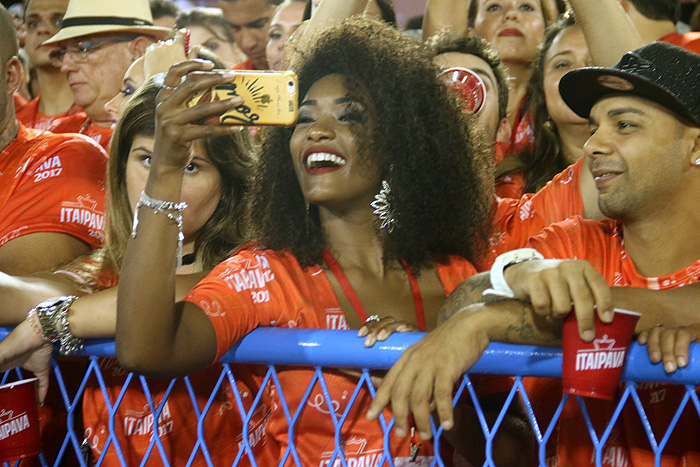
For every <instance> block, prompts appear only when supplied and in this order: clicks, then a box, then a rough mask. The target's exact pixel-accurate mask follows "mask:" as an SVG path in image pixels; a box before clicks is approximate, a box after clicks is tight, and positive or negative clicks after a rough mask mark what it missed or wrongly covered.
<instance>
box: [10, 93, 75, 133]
mask: <svg viewBox="0 0 700 467" xmlns="http://www.w3.org/2000/svg"><path fill="white" fill-rule="evenodd" d="M39 99H41V96H39V97H36V98H34V99H32V100H31V101H29V102H27V103H26V104H24V105H23V106H21V107H19V108H16V110H15V116H16V117H17V120H19V121H20V122H22V124H23V125H24V126H26V127H28V128H36V129H37V130H47V131H52V130H51V127H52V126H53V125H54V121H55V120H57V119H59V118H63V117H66V116H68V115H73V114H76V113H79V112H80V107H76V106H75V105H73V106H72V107H71V108H70V109H68V111H67V112H64V113H62V114H58V115H44V114H43V113H41V112H40V111H39ZM54 133H57V132H55V131H54ZM63 133H66V132H65V131H64V132H63ZM70 133H77V132H76V131H74V132H70Z"/></svg>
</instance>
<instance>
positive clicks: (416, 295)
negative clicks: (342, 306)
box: [323, 248, 425, 331]
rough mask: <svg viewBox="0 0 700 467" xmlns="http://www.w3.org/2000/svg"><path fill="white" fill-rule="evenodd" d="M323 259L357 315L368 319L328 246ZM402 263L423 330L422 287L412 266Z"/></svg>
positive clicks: (417, 318)
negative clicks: (412, 271) (412, 270)
mask: <svg viewBox="0 0 700 467" xmlns="http://www.w3.org/2000/svg"><path fill="white" fill-rule="evenodd" d="M323 260H324V261H325V262H326V264H327V265H328V267H329V268H330V269H331V271H332V272H333V274H334V275H335V278H336V279H338V283H339V284H340V288H341V289H343V293H345V296H346V297H347V298H348V300H349V301H350V304H351V305H352V307H353V309H354V310H355V313H357V316H358V317H359V318H360V321H362V322H363V323H364V322H365V321H367V318H368V316H367V312H366V311H365V307H363V306H362V302H360V299H359V298H358V297H357V294H356V293H355V290H354V289H353V288H352V285H350V281H349V280H348V278H347V277H346V276H345V273H344V272H343V269H342V268H341V267H340V265H339V264H338V262H337V261H336V260H335V258H334V257H333V255H332V254H331V252H330V251H328V248H324V249H323ZM401 264H402V265H403V267H404V269H405V270H406V274H408V282H409V283H410V284H411V293H412V294H413V306H414V307H415V309H416V325H417V326H418V329H420V330H421V331H425V311H424V310H423V297H421V295H420V287H418V281H417V280H416V278H415V277H413V274H411V268H410V267H408V264H406V262H405V261H403V260H401Z"/></svg>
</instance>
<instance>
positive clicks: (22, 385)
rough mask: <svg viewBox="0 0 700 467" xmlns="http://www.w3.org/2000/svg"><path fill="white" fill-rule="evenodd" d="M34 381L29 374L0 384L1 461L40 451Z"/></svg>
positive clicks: (34, 454)
mask: <svg viewBox="0 0 700 467" xmlns="http://www.w3.org/2000/svg"><path fill="white" fill-rule="evenodd" d="M36 381H37V379H36V378H31V379H25V380H22V381H15V382H14V383H9V384H5V385H3V386H0V462H9V461H13V460H17V459H22V458H25V457H31V456H36V455H37V454H39V452H40V451H41V430H40V427H39V411H38V408H37V405H36Z"/></svg>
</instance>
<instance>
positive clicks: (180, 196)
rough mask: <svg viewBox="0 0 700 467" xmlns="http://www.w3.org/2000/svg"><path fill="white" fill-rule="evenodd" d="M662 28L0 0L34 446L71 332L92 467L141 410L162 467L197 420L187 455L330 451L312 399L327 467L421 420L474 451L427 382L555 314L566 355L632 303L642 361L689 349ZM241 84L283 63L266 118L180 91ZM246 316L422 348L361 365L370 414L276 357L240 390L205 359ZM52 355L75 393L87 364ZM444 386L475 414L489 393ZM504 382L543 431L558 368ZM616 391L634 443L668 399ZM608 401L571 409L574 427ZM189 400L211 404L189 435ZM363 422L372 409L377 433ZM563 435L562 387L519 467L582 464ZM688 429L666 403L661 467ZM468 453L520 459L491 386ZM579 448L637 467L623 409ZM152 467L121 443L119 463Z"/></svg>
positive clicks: (134, 441) (464, 12) (692, 461)
mask: <svg viewBox="0 0 700 467" xmlns="http://www.w3.org/2000/svg"><path fill="white" fill-rule="evenodd" d="M680 11H681V2H680V1H679V0H427V2H426V6H425V15H424V16H423V18H422V24H421V26H420V27H419V28H418V29H420V31H419V32H418V33H416V32H415V31H413V32H412V31H407V30H403V31H402V30H400V29H399V27H398V25H397V21H396V13H395V11H394V8H393V5H392V2H391V1H390V0H284V1H280V0H220V1H219V4H218V8H214V7H195V8H191V9H187V10H181V9H180V8H179V7H178V6H177V5H176V4H174V3H171V2H170V1H168V0H151V2H150V3H149V2H148V1H147V0H121V1H116V0H105V1H100V2H95V1H92V0H24V2H23V3H22V4H20V5H19V6H18V8H11V9H10V10H9V11H8V10H7V9H5V8H4V7H2V9H0V65H1V66H2V76H0V151H1V152H0V213H1V217H0V298H1V299H2V301H3V303H5V305H4V307H3V308H2V311H1V312H0V325H2V326H13V327H15V328H14V330H13V331H12V332H11V333H10V334H9V335H8V336H7V337H6V338H5V339H4V340H3V341H2V342H0V369H3V370H6V369H10V368H14V367H16V366H20V367H22V368H25V369H26V370H29V371H30V372H33V373H34V374H35V375H36V376H37V377H38V381H39V385H38V388H39V391H38V397H39V400H40V401H42V403H43V405H42V407H41V408H40V409H41V418H42V429H43V432H44V436H43V441H42V443H43V449H44V452H45V453H46V454H47V455H48V456H51V455H54V456H55V455H56V454H57V453H58V451H59V449H60V447H61V443H62V441H63V436H64V433H65V429H66V423H65V417H66V414H65V408H64V403H63V401H62V399H61V398H60V395H59V394H58V391H57V389H56V382H55V381H53V380H52V378H53V375H52V373H51V365H50V360H51V355H52V351H53V350H54V344H57V347H58V351H59V352H60V354H61V355H71V354H74V353H76V352H77V351H79V350H80V349H81V348H82V345H83V340H84V339H86V338H98V337H99V338H104V337H106V338H115V339H116V350H117V356H116V358H106V357H104V358H100V359H99V360H98V365H99V368H100V369H101V373H102V377H101V378H100V379H98V378H96V377H95V376H94V375H93V376H92V377H90V378H88V379H87V380H86V382H85V387H84V392H83V397H82V400H81V401H80V410H79V411H78V412H79V413H80V417H79V418H80V422H79V426H80V427H81V429H82V430H83V431H84V443H83V445H84V451H83V454H82V455H84V456H85V460H86V462H87V463H88V464H89V465H93V464H95V463H97V464H100V465H122V464H126V465H139V464H141V462H142V460H143V459H144V456H148V455H149V452H150V451H151V449H153V446H151V440H152V436H153V433H152V429H153V427H155V426H156V424H154V414H153V413H152V411H153V409H154V408H155V407H159V408H160V409H159V415H158V424H157V426H158V430H159V433H158V434H159V437H160V440H161V443H162V446H161V447H160V454H161V455H165V456H166V457H167V458H168V460H169V463H170V465H184V464H185V462H187V461H188V460H190V461H192V462H193V465H206V463H207V461H208V460H209V459H207V458H206V456H205V455H204V453H203V452H202V451H201V450H199V449H198V448H197V446H198V445H199V444H198V443H199V442H200V441H199V437H200V436H201V434H200V433H203V436H204V441H205V442H206V443H207V446H208V456H210V459H211V461H212V462H213V463H214V465H232V464H234V463H236V462H240V465H251V464H252V460H253V459H255V463H256V464H257V465H263V466H268V465H294V464H295V463H297V464H300V465H305V466H306V465H329V460H330V459H331V453H333V452H334V451H336V448H337V443H338V440H337V439H336V433H335V430H336V428H335V425H334V421H333V419H332V418H331V417H330V416H329V414H328V411H327V410H326V409H325V408H323V407H320V405H319V404H317V403H316V401H318V400H324V398H325V397H326V396H325V395H324V391H327V392H328V395H329V396H330V397H331V398H332V400H334V401H339V402H338V405H339V406H338V407H335V410H336V411H338V412H339V413H342V412H346V411H347V413H346V422H345V423H344V424H343V426H342V429H341V430H340V431H341V432H340V446H342V447H343V448H342V449H344V452H343V455H344V457H345V458H346V459H347V460H348V462H349V465H379V460H380V458H381V453H382V452H386V453H387V454H390V455H391V456H392V457H393V459H394V462H395V463H396V465H413V463H416V465H428V464H429V463H430V462H432V459H433V457H434V455H435V449H437V448H434V447H433V444H432V443H431V442H430V439H431V438H432V434H433V432H432V430H431V422H433V423H435V424H441V425H442V427H443V428H444V429H445V430H446V431H445V437H446V440H445V442H442V443H441V444H440V446H439V450H440V455H441V456H442V458H443V459H444V460H446V461H447V463H448V465H481V464H483V462H484V456H485V446H486V440H485V437H484V435H483V432H482V429H481V426H480V420H479V416H480V415H479V414H478V413H477V410H476V409H475V405H474V403H473V402H472V401H469V400H466V399H464V398H463V400H460V401H458V402H457V403H456V404H455V405H454V406H453V403H452V397H453V388H454V385H455V384H456V383H457V382H458V380H459V378H460V377H461V375H463V374H464V372H465V371H467V370H469V368H470V367H471V366H472V365H473V364H474V363H475V362H476V361H477V360H478V358H479V357H480V356H481V354H482V353H483V351H484V350H485V348H486V346H487V345H488V344H489V343H490V342H492V341H499V342H508V343H522V344H537V345H546V346H558V345H561V334H562V324H563V321H564V318H566V317H567V316H568V315H569V314H570V313H572V309H574V310H575V315H576V319H577V321H578V328H579V332H580V336H581V338H582V339H584V340H587V341H591V340H593V338H594V337H595V331H594V325H593V321H594V319H593V318H594V316H595V315H597V316H598V317H599V319H600V320H601V321H603V322H610V321H611V320H612V319H613V313H612V311H613V309H614V308H625V309H630V310H635V311H638V312H640V313H642V317H641V319H640V320H639V323H638V325H637V328H636V330H635V332H636V334H637V339H638V340H639V342H640V343H642V344H646V345H647V348H648V353H649V358H650V360H651V362H653V363H655V364H661V365H663V367H664V369H665V371H666V372H668V373H672V372H674V371H677V370H678V369H679V368H682V367H685V366H687V365H688V360H689V357H688V350H689V345H690V344H691V343H692V342H695V341H700V318H699V317H698V316H700V315H698V311H699V310H698V306H699V305H700V284H698V283H699V282H700V239H699V237H698V236H697V233H696V232H697V231H698V229H700V215H698V213H697V211H695V210H694V208H693V206H694V203H695V202H696V194H697V193H698V192H700V191H699V190H700V99H699V98H698V96H700V55H699V54H700V32H688V31H687V30H686V29H690V26H688V25H685V24H683V23H681V22H680V21H679V20H680V16H679V15H680ZM13 15H14V16H13ZM695 16H698V15H695ZM693 20H697V18H695V17H693V18H691V20H689V21H690V23H691V25H692V23H693ZM684 28H685V29H684ZM246 70H249V71H263V70H274V71H285V70H292V71H293V72H294V73H295V74H296V77H297V79H298V83H297V86H296V90H295V92H296V94H297V96H298V109H299V110H298V116H297V120H296V123H295V124H294V125H292V126H291V127H282V126H259V127H249V126H245V127H241V126H234V125H226V124H218V123H213V122H215V121H218V116H220V115H222V114H223V113H225V112H227V111H232V110H234V109H237V108H240V106H242V105H244V101H243V99H242V98H241V97H233V98H231V99H228V100H215V99H214V100H209V101H208V102H200V103H199V104H197V105H195V106H190V105H188V103H189V102H190V101H191V99H192V97H193V96H194V95H195V94H197V93H202V92H205V91H206V90H208V89H210V88H212V87H214V86H218V85H225V84H226V83H228V82H230V81H231V80H232V79H233V78H234V77H235V76H237V75H238V74H240V73H242V72H245V71H246ZM465 82H469V83H470V86H471V87H470V88H468V91H465V90H464V89H465V87H464V83H465ZM211 117H215V118H211ZM487 289H488V290H487ZM260 326H276V327H289V328H316V329H336V330H347V329H354V330H357V334H358V339H364V342H365V345H366V346H370V347H371V346H372V345H373V344H374V343H375V342H376V341H378V340H385V339H387V338H388V337H389V336H390V335H391V334H392V333H395V332H410V331H418V330H420V331H427V332H428V334H427V335H426V336H425V337H424V338H423V339H421V340H420V341H419V342H418V343H417V344H416V345H414V346H412V347H410V348H409V349H407V350H406V351H405V352H404V354H403V356H402V357H401V359H400V360H399V361H398V362H397V363H396V365H395V366H394V367H393V368H392V369H391V370H390V371H389V372H388V373H384V374H381V375H374V377H373V381H374V382H375V383H376V384H377V385H378V389H377V393H376V396H375V397H372V396H371V394H370V390H369V388H368V387H366V386H363V385H360V386H358V381H359V380H360V375H359V374H357V373H355V372H353V371H351V370H324V372H323V384H320V383H319V382H318V381H317V378H318V376H317V374H316V373H315V371H314V370H312V369H303V368H296V367H292V368H284V369H278V372H277V379H276V381H274V382H273V381H272V380H270V378H269V377H267V376H266V369H265V368H260V367H257V366H254V365H235V366H233V371H234V374H235V385H236V386H237V388H238V393H239V394H240V395H241V396H240V397H241V399H240V400H237V398H236V396H235V395H234V394H233V391H232V388H231V386H227V385H226V384H224V385H220V381H219V379H220V374H221V364H219V363H217V362H218V360H219V359H220V358H221V357H222V356H223V355H224V354H225V353H226V352H227V351H228V350H229V349H230V348H231V347H232V346H233V345H235V344H236V342H238V341H239V340H240V339H241V338H242V337H244V336H245V335H247V334H248V333H250V332H251V331H253V330H254V329H255V328H257V327H260ZM269 345H270V346H274V345H275V343H274V342H270V343H269ZM59 360H60V362H59V365H60V367H61V369H62V371H63V374H64V379H65V384H66V385H67V386H69V387H73V388H74V389H77V388H78V386H80V385H81V383H82V375H83V374H84V373H85V370H86V367H85V364H84V362H83V361H82V360H75V359H65V360H63V359H59ZM131 372H134V373H137V374H141V375H144V376H146V378H145V379H144V382H145V383H144V384H145V385H146V386H147V387H148V391H145V390H144V387H142V385H140V384H136V383H135V381H132V376H131V374H132V373H131ZM180 376H189V378H188V379H187V380H186V381H185V380H183V379H178V380H177V382H176V383H174V384H171V383H170V382H169V381H168V380H167V378H176V377H180ZM164 378H166V379H164ZM471 380H472V383H473V385H474V389H475V393H476V395H477V396H478V398H479V407H480V409H479V410H481V411H483V415H484V417H485V418H486V420H487V421H490V420H495V419H496V417H498V415H499V412H501V410H502V407H503V405H504V404H505V403H506V401H507V400H509V399H508V398H507V396H508V392H509V391H510V389H511V387H512V385H513V381H512V379H511V378H508V377H500V376H472V377H471ZM309 386H310V389H309V391H307V387H309ZM524 387H525V388H526V389H527V397H528V398H529V400H530V401H531V403H532V408H533V410H534V412H535V415H536V416H537V418H538V419H541V420H551V419H552V417H553V416H554V415H555V412H556V411H557V405H558V403H559V401H560V399H561V392H562V387H561V381H560V380H553V379H546V378H525V380H524ZM212 391H214V392H213V394H212ZM637 392H638V395H639V399H640V403H641V405H642V406H643V407H644V410H645V413H646V416H647V420H646V423H647V424H648V425H649V426H650V427H651V428H652V429H653V430H654V431H655V433H657V436H658V434H659V433H663V432H664V431H665V429H666V427H667V426H668V424H669V422H670V420H671V419H672V418H673V417H674V415H675V410H676V408H677V407H678V406H679V404H680V403H681V401H682V399H683V397H685V389H684V388H682V387H674V386H668V385H662V384H645V385H639V387H638V388H637ZM353 393H355V396H354V399H355V401H354V404H353V405H352V407H349V408H347V410H346V407H345V405H344V404H346V403H347V402H340V401H345V400H346V399H347V397H346V396H347V394H353ZM255 399H258V400H257V401H255V402H254V400H255ZM618 401H619V400H618V399H616V400H613V401H609V402H608V401H598V400H595V401H593V400H591V401H590V403H589V404H588V413H589V415H590V416H591V420H592V423H593V427H594V428H595V429H596V430H597V432H598V433H600V432H601V431H602V430H603V429H604V427H605V426H606V425H607V423H608V422H609V421H610V420H611V418H613V417H616V416H617V415H615V409H616V407H617V402H618ZM117 403H118V407H116V408H115V409H114V410H113V406H114V405H115V404H117ZM193 404H196V405H197V406H198V409H199V411H201V410H203V409H204V407H205V406H208V407H209V408H208V412H207V414H206V416H203V417H202V418H203V423H202V426H201V427H200V426H198V418H197V415H198V413H199V412H198V411H195V410H194V408H193ZM254 404H255V405H254ZM288 406H289V407H290V409H291V410H292V411H297V408H298V414H299V415H298V420H297V421H296V428H295V430H294V431H290V430H289V427H288V426H287V415H286V413H287V411H288V409H287V407H288ZM252 407H254V409H253V410H251V408H252ZM241 408H243V409H244V410H245V411H246V412H247V411H251V413H250V414H247V415H249V421H248V427H247V430H244V427H243V415H244V414H243V413H241V411H240V409H241ZM382 414H383V415H384V416H385V418H386V419H387V420H388V419H390V418H392V417H393V418H394V420H395V425H394V428H393V429H392V432H391V434H390V436H389V437H387V438H385V436H384V433H383V430H382V428H381V424H380V422H379V421H377V419H378V418H379V417H380V415H382ZM149 417H150V419H149ZM149 420H150V422H149ZM146 427H148V428H146ZM588 430H589V428H588V427H587V425H586V423H585V421H584V420H583V416H582V413H581V409H580V407H579V406H578V404H577V403H576V401H575V400H574V399H573V398H572V399H571V400H569V401H568V402H567V404H566V405H565V406H564V409H563V411H562V413H561V415H560V419H559V421H558V423H557V425H556V435H555V436H553V437H552V438H551V440H550V441H549V443H548V444H547V446H546V448H547V455H546V458H547V459H546V460H547V465H557V466H587V465H594V464H595V452H594V448H593V444H592V442H591V440H590V436H589V434H588ZM244 432H246V433H255V436H252V437H250V438H249V446H248V447H247V448H245V447H243V446H244V444H245V443H242V439H243V433H244ZM697 433H700V419H698V417H697V413H695V412H694V411H693V408H692V406H690V405H689V406H688V407H686V409H685V410H684V411H682V412H681V413H680V415H679V425H678V426H677V428H676V429H675V430H674V432H673V433H672V434H671V436H670V438H669V439H668V443H667V444H666V445H665V448H664V451H663V455H662V465H668V466H676V465H679V466H680V465H695V466H700V437H699V436H698V435H697ZM290 436H293V439H290ZM291 444H293V445H294V446H296V448H295V449H292V450H290V445H291ZM349 446H352V448H349ZM346 448H347V449H346ZM490 449H491V451H492V452H493V456H494V462H495V465H499V466H501V465H505V466H507V465H512V466H525V465H536V464H537V461H536V456H535V451H536V441H535V437H534V434H533V433H532V429H531V427H530V425H529V422H528V415H527V413H526V412H525V409H524V406H523V404H522V402H521V400H519V399H518V398H515V399H513V400H512V402H511V403H510V406H509V407H507V411H506V414H505V417H504V418H503V420H502V422H501V425H500V427H499V430H498V431H497V434H496V437H495V438H494V439H493V441H492V445H491V446H490ZM377 453H380V454H377ZM602 459H603V465H604V466H606V467H618V466H647V465H654V462H655V455H654V453H653V451H652V449H651V447H650V444H649V440H648V439H647V436H646V433H645V427H644V425H643V423H642V422H641V421H640V418H639V416H638V415H637V414H636V408H635V407H633V406H632V405H631V402H629V401H628V402H627V404H626V405H625V407H624V408H623V411H622V414H621V415H620V416H619V418H617V421H616V422H615V424H614V426H613V428H612V432H611V434H610V436H609V437H608V440H607V442H606V445H605V448H604V452H603V455H602ZM65 462H67V464H66V465H73V464H71V462H77V459H68V458H67V459H66V460H65ZM324 462H325V463H324ZM160 463H161V461H160V460H159V459H158V455H156V454H155V452H150V457H149V459H148V460H147V461H146V463H145V465H160ZM336 464H337V465H339V464H338V461H336V463H335V464H334V465H336ZM22 465H33V464H32V460H31V459H25V460H23V462H22ZM37 465H38V464H37Z"/></svg>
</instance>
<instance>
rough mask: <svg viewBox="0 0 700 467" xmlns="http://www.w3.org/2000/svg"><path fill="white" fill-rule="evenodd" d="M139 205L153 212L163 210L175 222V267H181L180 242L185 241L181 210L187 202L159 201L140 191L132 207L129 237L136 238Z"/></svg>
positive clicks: (185, 206) (156, 212)
mask: <svg viewBox="0 0 700 467" xmlns="http://www.w3.org/2000/svg"><path fill="white" fill-rule="evenodd" d="M141 206H144V207H147V208H149V209H152V210H153V213H154V214H158V213H159V212H161V211H164V212H165V215H166V216H167V217H168V219H170V220H172V221H173V222H175V224H177V269H178V270H179V269H180V268H181V267H182V244H183V242H184V241H185V234H184V233H183V232H182V211H184V210H185V208H187V203H185V202H184V201H183V202H180V203H174V202H172V201H161V200H159V199H154V198H151V197H150V196H148V195H147V194H146V192H145V191H142V192H141V197H140V198H139V202H138V203H136V208H135V209H134V223H133V225H132V227H131V238H136V233H137V232H136V231H137V227H138V225H139V208H140V207H141Z"/></svg>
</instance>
